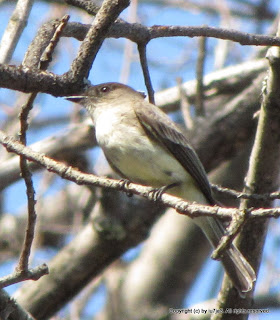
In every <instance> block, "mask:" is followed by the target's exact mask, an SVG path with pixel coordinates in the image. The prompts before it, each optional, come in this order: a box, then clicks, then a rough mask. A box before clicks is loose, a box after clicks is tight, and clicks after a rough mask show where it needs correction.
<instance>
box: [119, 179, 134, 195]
mask: <svg viewBox="0 0 280 320" xmlns="http://www.w3.org/2000/svg"><path fill="white" fill-rule="evenodd" d="M130 183H131V181H129V180H127V179H121V180H120V189H121V190H122V191H124V192H125V193H126V195H127V196H128V197H132V196H133V193H132V192H131V191H127V190H126V189H127V188H128V186H129V185H130Z"/></svg>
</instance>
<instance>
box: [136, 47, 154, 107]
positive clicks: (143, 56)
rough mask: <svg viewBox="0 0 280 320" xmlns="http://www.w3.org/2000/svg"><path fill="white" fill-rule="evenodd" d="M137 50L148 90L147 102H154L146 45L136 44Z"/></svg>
mask: <svg viewBox="0 0 280 320" xmlns="http://www.w3.org/2000/svg"><path fill="white" fill-rule="evenodd" d="M138 51H139V57H140V63H141V67H142V71H143V75H144V81H145V85H146V88H147V91H148V96H149V102H150V103H153V104H155V97H154V94H155V92H154V89H153V85H152V81H151V77H150V73H149V68H148V61H147V54H146V45H145V44H143V43H140V44H138Z"/></svg>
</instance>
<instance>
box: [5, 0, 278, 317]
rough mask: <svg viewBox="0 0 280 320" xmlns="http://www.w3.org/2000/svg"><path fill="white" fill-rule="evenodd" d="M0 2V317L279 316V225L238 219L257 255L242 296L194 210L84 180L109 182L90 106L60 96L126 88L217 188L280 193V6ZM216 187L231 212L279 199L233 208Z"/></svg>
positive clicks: (248, 2)
mask: <svg viewBox="0 0 280 320" xmlns="http://www.w3.org/2000/svg"><path fill="white" fill-rule="evenodd" d="M0 7H1V11H0V17H1V19H2V23H1V26H0V33H1V34H2V40H1V43H0V87H1V97H0V121H1V123H0V125H1V128H0V130H1V131H0V142H1V144H2V145H3V146H1V154H0V159H1V162H0V189H1V191H2V192H1V198H0V209H1V210H0V250H1V255H0V262H1V275H3V276H4V277H3V278H2V279H0V287H1V288H3V287H7V288H8V292H9V293H10V294H11V295H13V296H14V297H15V300H11V299H10V297H9V296H8V295H7V293H6V292H5V291H4V290H2V291H1V292H0V318H1V319H33V317H34V319H48V318H50V317H52V316H54V315H56V316H55V317H56V319H60V318H67V319H89V318H95V319H103V320H105V319H106V320H109V319H190V318H196V315H195V314H194V313H195V310H198V311H200V313H201V310H202V309H204V310H208V311H207V312H206V314H205V315H203V317H204V318H205V319H206V318H210V317H211V312H210V311H213V310H223V311H225V310H227V311H228V313H225V312H219V313H215V312H214V314H212V317H213V318H215V319H232V318H234V319H247V317H248V312H246V311H245V312H244V311H243V312H241V313H240V314H238V315H237V314H232V313H231V312H230V310H234V308H235V309H236V310H241V311H242V310H248V308H254V310H256V309H257V308H259V309H262V312H263V313H262V312H261V311H259V312H258V317H259V318H260V319H264V317H265V319H268V314H267V313H265V312H266V311H267V310H270V311H271V309H272V308H275V313H274V315H275V317H279V307H280V302H279V298H278V295H277V293H275V292H277V290H278V289H279V283H278V270H279V261H278V259H277V257H278V254H279V232H278V229H277V227H276V226H278V223H277V222H275V221H273V222H272V223H271V227H270V230H269V233H268V235H266V234H267V222H268V219H267V218H266V219H265V218H262V219H255V220H250V221H249V222H248V223H246V224H245V226H243V221H242V223H241V224H242V226H243V229H242V231H241V230H240V228H238V230H237V232H236V233H237V234H238V236H237V243H238V244H239V246H240V248H241V251H242V252H243V253H244V255H245V256H246V257H247V258H248V260H249V261H250V262H251V263H252V265H253V266H254V268H255V269H256V270H258V269H259V266H260V261H261V260H262V269H261V273H260V276H259V279H258V287H257V290H256V291H255V293H254V295H253V292H252V293H249V294H248V295H246V297H245V298H241V297H239V296H238V295H237V293H236V291H235V289H234V288H232V286H231V283H230V282H229V280H228V279H227V278H226V277H225V279H224V282H223V285H222V289H220V287H221V279H222V274H223V272H222V270H221V269H220V268H219V263H212V262H210V261H209V259H208V260H207V258H208V256H209V252H210V247H209V245H208V243H207V241H206V240H205V238H204V236H203V235H202V234H201V232H200V230H198V229H197V228H196V226H195V225H194V224H193V223H192V221H191V219H189V218H187V217H186V216H184V215H179V214H177V213H176V212H175V211H174V210H173V209H170V208H169V209H167V210H166V207H164V206H160V205H159V204H157V203H154V202H152V201H149V200H147V199H144V198H143V197H139V196H137V195H134V196H133V197H128V196H127V195H130V192H127V194H126V193H123V192H119V191H117V190H113V189H112V187H115V189H118V190H120V189H122V187H123V189H125V188H126V186H124V184H123V183H122V184H118V183H115V184H114V182H110V181H107V180H106V179H103V180H102V179H100V180H98V179H97V180H96V179H95V178H92V180H90V178H89V176H83V175H82V174H81V172H85V173H94V174H96V175H98V176H106V177H113V178H116V179H118V177H117V176H116V175H115V174H114V173H113V172H112V171H111V169H110V168H109V166H108V165H107V163H106V161H105V160H104V157H103V155H102V154H100V153H99V152H97V151H98V147H96V141H95V135H94V128H93V125H92V123H91V121H90V120H89V119H88V118H87V115H85V114H84V113H83V112H82V111H81V110H80V109H79V108H77V106H70V107H69V104H68V103H67V102H66V101H63V100H62V99H57V98H56V97H61V96H65V95H67V94H74V93H76V92H78V91H79V90H80V89H81V88H83V87H84V85H85V80H86V79H89V80H90V81H92V82H93V83H100V82H105V81H106V82H107V81H118V79H119V81H121V82H127V83H128V84H129V85H131V86H133V87H135V88H139V89H141V90H145V91H147V92H148V97H149V99H150V100H151V101H153V99H155V102H156V104H157V105H158V106H159V107H161V108H162V109H163V110H164V111H166V112H169V113H170V116H171V117H172V118H173V119H174V120H175V121H177V122H179V123H180V124H181V125H182V126H184V127H185V129H186V135H188V137H189V139H190V140H191V142H192V144H193V146H194V148H195V149H196V151H197V153H198V154H199V156H200V159H201V161H202V162H203V164H204V166H205V168H206V170H207V172H209V177H210V179H211V181H212V182H213V183H217V184H219V185H222V186H223V187H228V188H231V189H235V190H239V191H241V190H244V191H246V192H248V193H258V194H264V193H266V194H268V193H271V192H273V191H276V190H278V188H279V177H278V173H279V168H278V163H279V160H278V159H279V156H280V155H279V154H278V153H279V150H280V149H279V141H280V139H279V133H278V132H280V130H279V129H280V121H279V119H278V118H279V114H280V113H279V110H277V108H279V102H278V100H279V98H278V92H279V83H280V82H279V81H278V73H277V70H278V65H279V61H278V60H279V53H278V51H277V50H278V47H273V48H274V49H273V50H272V49H269V50H268V48H269V47H270V46H273V45H277V46H279V44H280V41H279V40H278V39H276V38H273V37H269V35H275V34H276V33H279V31H278V29H279V28H278V19H277V16H278V11H279V7H280V6H279V3H278V1H273V0H271V1H268V0H267V1H266V0H259V1H257V0H255V1H253V0H238V1H233V0H221V1H213V2H212V3H210V2H209V1H208V2H207V1H203V0H200V1H195V0H193V1H188V0H172V1H169V0H153V1H145V0H142V1H140V0H139V1H137V0H132V1H131V3H130V4H129V1H128V0H113V1H109V0H105V1H92V0H65V1H61V0H60V1H59V0H57V1H31V0H18V1H11V0H9V1H5V0H0ZM126 7H128V8H127V9H126V10H125V11H124V12H123V13H122V14H121V12H122V11H123V10H124V9H125V8H126ZM100 8H101V9H100ZM68 14H69V15H70V16H71V18H70V20H69V16H68ZM120 14H121V18H118V17H119V15H120ZM75 21H79V22H75ZM206 24H208V25H211V27H207V26H206ZM149 25H153V26H152V27H148V26H149ZM186 25H187V26H186ZM201 25H202V27H201ZM24 28H25V29H24ZM239 30H241V31H246V33H245V32H244V33H243V32H241V31H239ZM247 32H248V33H252V34H253V33H259V34H262V35H256V34H254V36H253V35H250V34H248V33H247ZM265 35H266V36H265ZM193 37H199V38H198V39H199V41H196V38H194V39H193ZM168 38H169V39H168ZM73 39H75V40H73ZM105 39H106V40H105ZM76 40H79V41H80V43H79V44H78V42H77V41H76ZM135 44H136V45H135ZM240 44H242V45H245V46H243V47H242V46H240ZM267 52H268V54H267ZM266 54H267V56H268V61H269V62H267V60H266V59H264V57H265V55H266ZM195 65H196V67H195ZM267 70H269V73H267ZM90 71H91V73H90ZM142 75H143V76H142ZM265 78H266V85H264V84H263V81H264V79H265ZM193 79H195V80H193ZM145 86H146V87H145ZM154 91H156V93H155V95H154ZM262 94H263V98H262ZM69 123H70V124H69ZM59 129H60V131H59ZM256 129H257V130H256ZM256 132H257V134H256V138H255V133H256ZM12 137H14V138H15V139H12ZM16 140H18V141H20V142H21V144H17V142H16ZM24 144H27V145H28V146H29V147H30V148H31V149H32V150H34V151H36V152H37V153H32V152H31V151H30V150H29V149H24V147H23V145H24ZM5 147H6V148H5ZM92 148H94V149H92ZM6 149H8V150H9V151H12V152H13V153H8V152H7V150H6ZM91 150H93V151H91ZM15 153H17V154H20V155H21V157H19V156H18V155H15ZM44 155H46V156H48V157H49V158H50V159H49V158H45V157H44ZM19 158H20V160H19ZM26 158H27V159H28V160H32V161H30V162H29V161H27V160H26ZM52 159H55V160H56V162H54V161H52ZM249 159H250V161H249ZM46 169H47V170H46ZM75 169H78V170H79V171H77V170H75ZM31 172H32V175H31ZM54 172H55V173H54ZM61 177H63V178H66V179H68V180H71V181H75V182H77V183H73V182H69V181H68V180H65V179H62V178H61ZM245 177H246V185H245V186H244V179H245ZM84 179H89V180H90V181H91V182H93V181H94V183H93V184H90V183H89V180H86V181H87V182H86V183H84V182H85V180H84ZM33 184H34V186H35V187H34V186H33ZM95 186H103V187H104V186H107V188H96V187H95ZM136 189H137V188H136ZM216 189H217V188H214V190H216ZM24 190H26V193H27V200H25V191H24ZM125 190H126V189H125ZM139 190H140V191H139ZM141 190H142V189H141V188H140V189H139V188H138V191H139V192H138V194H139V193H140V194H141ZM35 191H36V196H35ZM142 193H143V192H142ZM216 197H217V198H218V199H219V200H220V201H221V202H222V203H223V204H225V205H227V206H229V207H236V208H240V209H243V211H240V212H248V211H246V209H247V208H270V207H272V205H273V204H272V198H270V197H262V198H256V197H253V198H252V197H251V198H249V200H248V199H245V200H244V199H243V200H242V201H241V204H240V203H239V202H240V201H239V199H238V197H237V196H232V195H231V196H230V195H229V192H226V191H225V190H222V191H219V192H218V191H217V190H216ZM275 198H277V195H276V197H275ZM278 198H279V197H278ZM25 201H26V202H27V204H25ZM197 210H199V212H200V214H203V212H204V211H203V210H202V208H200V207H198V209H197ZM232 212H235V211H232ZM262 212H263V211H262ZM216 214H217V213H216ZM273 214H274V215H275V216H276V215H277V214H278V215H279V213H278V211H277V212H276V211H275V212H273ZM273 214H272V215H273ZM36 217H37V219H36ZM234 218H236V219H235V220H234V219H233V220H232V221H235V222H236V221H237V222H239V220H240V219H241V218H242V217H240V216H239V217H238V218H239V219H238V218H237V217H236V216H234ZM245 220H246V217H245ZM245 222H246V221H245ZM237 226H239V225H238V224H234V223H233V224H232V223H231V224H230V227H229V235H231V233H230V232H231V231H234V230H233V229H234V228H235V227H237ZM26 227H28V229H27V230H28V231H27V232H26V233H25V228H26ZM34 229H35V230H34ZM240 231H241V232H240ZM266 237H267V246H266V250H265V251H264V254H263V256H262V249H263V245H264V240H265V238H266ZM144 240H145V242H144V243H143V244H141V243H142V242H143V241H144ZM131 249H133V250H131ZM42 260H44V261H46V263H47V265H48V268H47V267H46V265H44V264H43V265H42V264H41V262H42ZM206 261H207V263H205V262H206ZM15 263H16V264H17V267H16V269H15V271H14V264H15ZM29 266H32V267H34V268H32V269H30V268H29ZM48 272H49V274H47V273H48ZM28 279H31V280H37V281H32V282H31V281H30V280H28ZM18 282H19V284H17V285H12V284H15V283H18ZM218 292H220V295H219V299H218V300H216V297H217V295H218ZM198 302H199V305H198V304H196V305H194V303H198ZM65 306H67V308H65ZM182 308H186V309H185V311H180V310H183V309H182ZM214 308H216V309H214ZM232 312H233V311H232ZM254 316H255V315H250V317H251V318H252V319H254ZM270 316H271V319H272V318H273V314H272V313H270ZM198 317H200V318H202V314H199V315H198Z"/></svg>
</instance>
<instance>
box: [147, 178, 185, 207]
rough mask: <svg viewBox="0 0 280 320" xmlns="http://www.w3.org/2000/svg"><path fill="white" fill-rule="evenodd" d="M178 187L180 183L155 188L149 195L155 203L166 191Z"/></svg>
mask: <svg viewBox="0 0 280 320" xmlns="http://www.w3.org/2000/svg"><path fill="white" fill-rule="evenodd" d="M179 185H180V182H174V183H171V184H169V185H167V186H163V187H160V188H155V189H153V190H151V191H150V192H149V195H150V197H151V199H152V200H153V201H155V202H156V201H158V200H159V199H160V198H161V196H162V195H163V193H164V192H166V191H167V190H169V189H171V188H174V187H178V186H179Z"/></svg>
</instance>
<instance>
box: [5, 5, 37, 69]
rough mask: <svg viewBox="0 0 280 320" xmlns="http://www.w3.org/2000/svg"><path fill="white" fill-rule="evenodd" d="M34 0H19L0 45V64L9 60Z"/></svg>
mask: <svg viewBox="0 0 280 320" xmlns="http://www.w3.org/2000/svg"><path fill="white" fill-rule="evenodd" d="M33 3H34V0H19V1H18V2H17V5H16V8H15V10H14V12H13V14H12V16H11V18H10V21H9V24H8V26H7V29H6V31H5V33H4V35H3V37H2V40H1V43H0V63H8V62H9V61H10V60H11V57H12V55H13V52H14V50H15V48H16V45H17V43H18V40H19V38H20V36H21V34H22V32H23V30H24V28H25V26H26V24H27V20H28V17H29V14H30V11H31V8H32V6H33Z"/></svg>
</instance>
